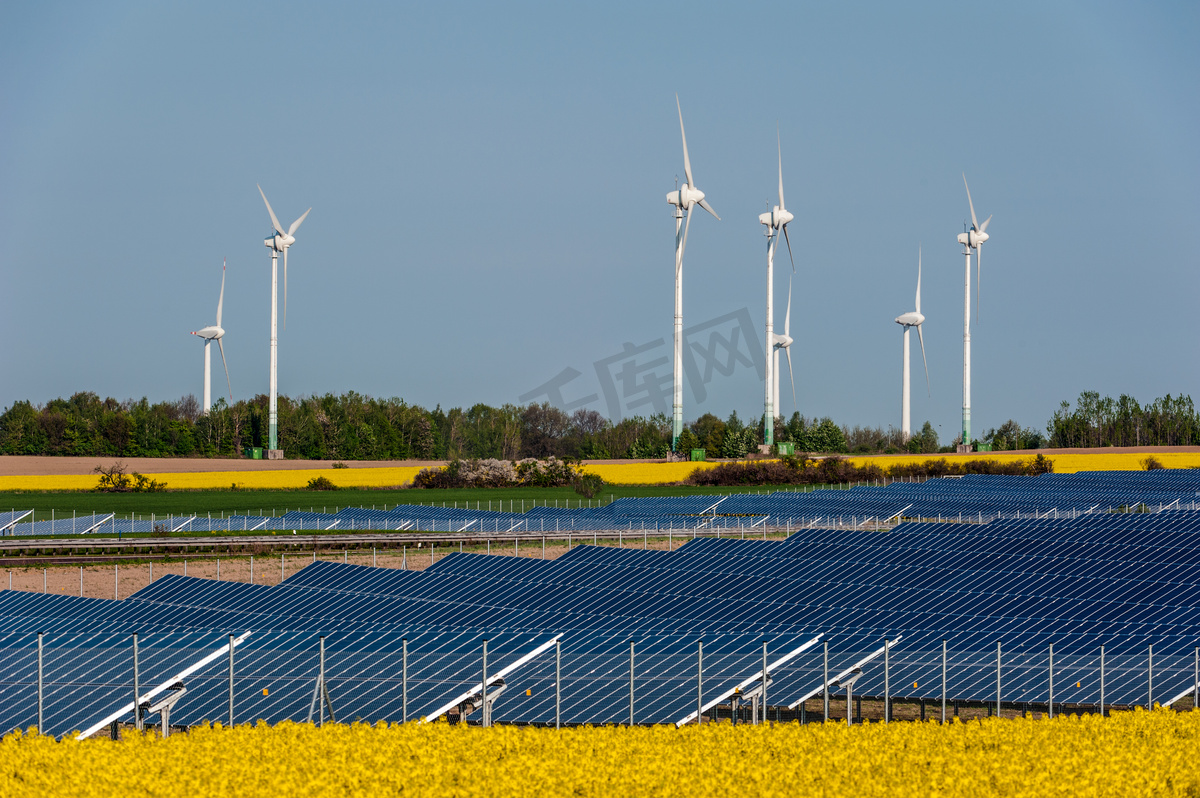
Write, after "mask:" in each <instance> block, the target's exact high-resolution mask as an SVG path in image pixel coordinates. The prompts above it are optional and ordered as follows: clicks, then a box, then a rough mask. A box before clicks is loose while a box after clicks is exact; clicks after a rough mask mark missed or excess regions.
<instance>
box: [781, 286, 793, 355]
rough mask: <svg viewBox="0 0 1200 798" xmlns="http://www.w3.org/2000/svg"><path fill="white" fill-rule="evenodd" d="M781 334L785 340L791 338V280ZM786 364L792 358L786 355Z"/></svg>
mask: <svg viewBox="0 0 1200 798" xmlns="http://www.w3.org/2000/svg"><path fill="white" fill-rule="evenodd" d="M783 334H784V336H785V337H787V338H791V337H792V278H791V277H789V278H788V303H787V313H785V314H784V315H783ZM788 362H789V363H791V362H792V356H791V355H788Z"/></svg>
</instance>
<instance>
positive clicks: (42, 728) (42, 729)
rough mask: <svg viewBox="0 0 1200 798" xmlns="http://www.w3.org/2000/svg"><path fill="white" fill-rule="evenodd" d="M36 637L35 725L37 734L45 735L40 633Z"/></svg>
mask: <svg viewBox="0 0 1200 798" xmlns="http://www.w3.org/2000/svg"><path fill="white" fill-rule="evenodd" d="M37 636H38V673H37V679H38V682H37V684H38V725H37V728H38V734H45V733H46V723H45V718H44V717H43V715H42V708H43V707H44V706H45V704H44V701H43V698H44V695H45V693H44V685H45V682H44V681H43V678H44V677H43V671H42V633H41V632H38V633H37Z"/></svg>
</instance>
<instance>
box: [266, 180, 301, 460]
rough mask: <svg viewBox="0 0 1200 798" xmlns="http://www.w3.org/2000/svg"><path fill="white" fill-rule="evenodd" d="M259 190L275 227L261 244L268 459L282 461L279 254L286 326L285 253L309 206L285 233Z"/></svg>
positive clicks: (294, 241)
mask: <svg viewBox="0 0 1200 798" xmlns="http://www.w3.org/2000/svg"><path fill="white" fill-rule="evenodd" d="M258 193H259V194H261V195H262V198H263V202H264V203H265V204H266V206H267V213H269V214H271V225H272V226H273V227H274V228H275V233H274V235H272V236H271V237H270V238H267V239H265V240H264V241H263V244H265V245H266V247H267V248H268V249H269V250H271V400H270V407H269V410H268V422H269V433H268V444H267V459H268V460H282V459H283V452H282V451H280V449H279V379H278V376H277V374H276V369H277V366H278V363H279V253H280V252H282V253H283V324H284V327H285V328H286V327H287V252H288V249H289V248H290V247H291V246H292V244H295V243H296V238H295V232H296V230H298V229H299V228H300V223H301V222H303V221H304V219H305V217H307V216H308V214H309V212H311V211H312V208H309V209H308V210H307V211H305V212H304V213H303V215H301V216H300V218H299V219H297V220H296V221H294V222H292V226H291V227H289V228H288V230H287V232H286V233H285V232H284V231H283V226H282V225H280V224H279V219H277V218H276V217H275V211H273V210H271V203H270V202H267V195H266V194H263V190H262V186H259V187H258Z"/></svg>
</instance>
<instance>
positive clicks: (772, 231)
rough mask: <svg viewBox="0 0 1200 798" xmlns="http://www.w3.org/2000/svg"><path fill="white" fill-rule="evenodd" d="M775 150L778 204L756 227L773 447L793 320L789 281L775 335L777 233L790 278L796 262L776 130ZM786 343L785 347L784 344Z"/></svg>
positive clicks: (766, 437) (767, 440) (766, 417)
mask: <svg viewBox="0 0 1200 798" xmlns="http://www.w3.org/2000/svg"><path fill="white" fill-rule="evenodd" d="M775 147H776V149H777V151H778V154H779V204H778V205H776V206H775V208H774V209H772V210H770V211H767V212H766V213H760V214H759V215H758V222H759V224H764V225H766V226H767V336H766V339H767V406H766V409H765V410H764V411H763V443H764V444H765V445H766V446H770V445H771V444H773V443H775V417H776V416H777V415H779V350H780V349H781V348H782V349H786V350H787V358H788V374H791V371H792V350H791V348H790V347H791V345H792V339H791V338H790V337H788V332H789V330H788V327H789V326H790V324H791V319H792V279H791V277H789V278H788V309H787V316H786V317H785V319H784V334H783V335H782V336H777V335H775V247H776V246H778V244H779V233H780V232H782V233H783V240H784V241H785V242H787V248H788V258H789V259H791V261H792V274H795V273H796V261H795V259H794V258H792V241H791V239H790V238H788V234H787V226H788V222H790V221H792V219H794V218H796V217H794V216H793V215H792V214H791V213H790V212H789V211H788V210H787V208H786V206H785V205H784V202H783V145H782V144H780V141H779V130H778V128H777V129H776V130H775ZM785 339H786V341H787V342H786V343H783V341H784V340H785ZM795 398H796V378H795V376H794V375H792V399H793V401H795Z"/></svg>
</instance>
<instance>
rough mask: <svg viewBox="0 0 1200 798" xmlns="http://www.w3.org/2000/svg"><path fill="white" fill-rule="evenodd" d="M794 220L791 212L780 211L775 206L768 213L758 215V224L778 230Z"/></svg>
mask: <svg viewBox="0 0 1200 798" xmlns="http://www.w3.org/2000/svg"><path fill="white" fill-rule="evenodd" d="M795 218H796V217H795V216H793V215H792V212H791V211H789V210H787V209H782V208H780V207H779V206H778V205H776V206H775V210H773V211H770V212H768V213H760V214H759V215H758V223H759V224H765V225H766V226H767V227H775V228H778V227H783V226H784V225H785V224H788V223H790V222H791V221H792V220H793V219H795Z"/></svg>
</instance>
